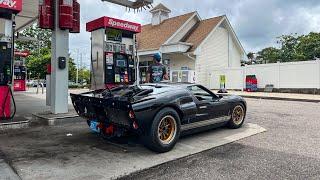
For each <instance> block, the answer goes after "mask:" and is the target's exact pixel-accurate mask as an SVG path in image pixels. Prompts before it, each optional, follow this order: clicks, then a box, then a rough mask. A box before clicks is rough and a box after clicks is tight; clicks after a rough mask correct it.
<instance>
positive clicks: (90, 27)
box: [87, 16, 141, 33]
mask: <svg viewBox="0 0 320 180" xmlns="http://www.w3.org/2000/svg"><path fill="white" fill-rule="evenodd" d="M100 28H114V29H120V30H125V31H130V32H134V33H139V32H141V25H140V24H138V23H133V22H129V21H124V20H120V19H116V18H111V17H107V16H104V17H102V18H99V19H96V20H93V21H91V22H88V23H87V31H88V32H92V31H94V30H96V29H100Z"/></svg>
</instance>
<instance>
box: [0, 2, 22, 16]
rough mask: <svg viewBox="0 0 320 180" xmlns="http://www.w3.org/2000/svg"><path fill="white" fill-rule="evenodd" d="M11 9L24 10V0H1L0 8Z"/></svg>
mask: <svg viewBox="0 0 320 180" xmlns="http://www.w3.org/2000/svg"><path fill="white" fill-rule="evenodd" d="M1 8H4V9H9V10H13V11H15V12H17V13H18V12H20V11H21V10H22V0H0V9H1Z"/></svg>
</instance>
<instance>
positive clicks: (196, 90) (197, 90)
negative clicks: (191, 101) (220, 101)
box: [187, 85, 213, 101]
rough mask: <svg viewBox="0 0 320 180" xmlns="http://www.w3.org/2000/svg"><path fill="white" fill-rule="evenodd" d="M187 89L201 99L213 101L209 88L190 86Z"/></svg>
mask: <svg viewBox="0 0 320 180" xmlns="http://www.w3.org/2000/svg"><path fill="white" fill-rule="evenodd" d="M187 89H188V90H189V91H190V92H191V94H192V95H194V96H195V97H196V98H197V99H198V100H199V101H212V98H213V96H212V94H210V93H209V92H208V91H207V90H205V89H204V88H203V87H201V86H197V85H194V86H189V87H187Z"/></svg>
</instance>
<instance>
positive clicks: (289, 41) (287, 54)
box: [277, 34, 301, 62]
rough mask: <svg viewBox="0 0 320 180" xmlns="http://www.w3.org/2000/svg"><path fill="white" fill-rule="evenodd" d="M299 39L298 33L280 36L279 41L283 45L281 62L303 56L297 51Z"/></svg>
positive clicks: (296, 59)
mask: <svg viewBox="0 0 320 180" xmlns="http://www.w3.org/2000/svg"><path fill="white" fill-rule="evenodd" d="M298 41H299V37H297V34H294V35H282V36H280V37H278V41H277V42H278V44H280V45H281V49H280V50H281V62H290V61H298V60H299V58H301V57H299V55H298V54H297V52H296V47H297V45H298Z"/></svg>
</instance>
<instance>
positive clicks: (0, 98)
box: [0, 0, 22, 120]
mask: <svg viewBox="0 0 320 180" xmlns="http://www.w3.org/2000/svg"><path fill="white" fill-rule="evenodd" d="M16 3H17V4H16V6H9V4H3V3H2V4H1V6H0V120H10V119H12V118H13V117H14V115H15V112H16V106H15V101H14V98H13V93H12V89H11V86H12V84H13V82H12V79H13V56H14V25H15V23H14V14H16V13H19V12H20V11H21V7H22V1H21V0H20V1H16ZM11 100H12V101H11ZM11 104H13V111H11V109H12V107H11Z"/></svg>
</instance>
